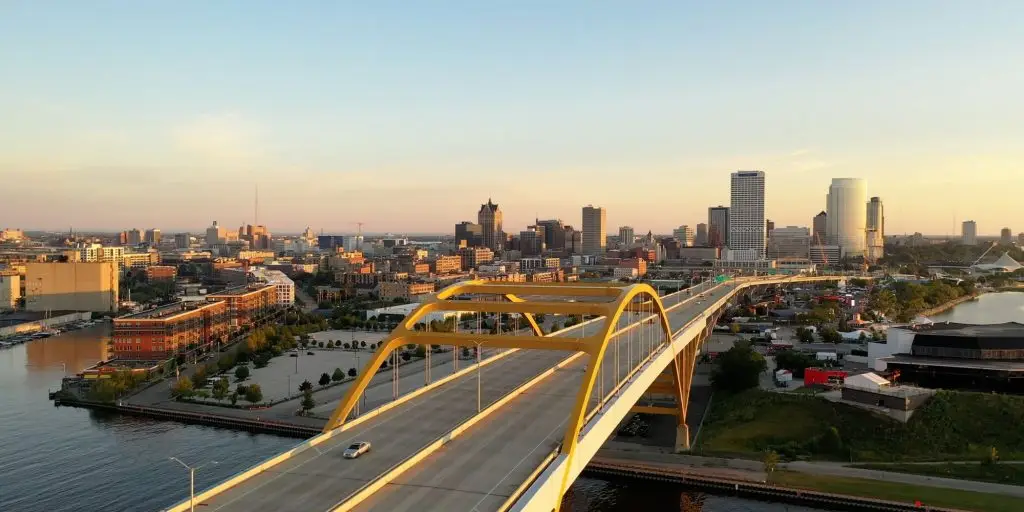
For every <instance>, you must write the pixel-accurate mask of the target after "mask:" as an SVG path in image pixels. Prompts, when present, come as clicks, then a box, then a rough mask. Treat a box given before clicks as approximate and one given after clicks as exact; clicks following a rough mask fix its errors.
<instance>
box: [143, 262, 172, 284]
mask: <svg viewBox="0 0 1024 512" xmlns="http://www.w3.org/2000/svg"><path fill="white" fill-rule="evenodd" d="M176 277H178V267H175V266H173V265H153V266H150V267H146V280H147V281H173V280H174V279H175V278H176Z"/></svg>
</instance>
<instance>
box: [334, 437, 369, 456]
mask: <svg viewBox="0 0 1024 512" xmlns="http://www.w3.org/2000/svg"><path fill="white" fill-rule="evenodd" d="M368 451H370V443H369V442H368V441H359V442H357V443H352V444H351V445H349V447H348V448H346V449H345V453H342V454H341V456H342V457H345V458H346V459H355V458H358V457H359V456H360V455H362V454H364V453H366V452H368Z"/></svg>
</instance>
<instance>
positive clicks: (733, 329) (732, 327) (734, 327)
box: [729, 322, 740, 334]
mask: <svg viewBox="0 0 1024 512" xmlns="http://www.w3.org/2000/svg"><path fill="white" fill-rule="evenodd" d="M729 332H731V333H733V334H739V333H740V324H738V323H735V322H733V324H732V325H730V326H729Z"/></svg>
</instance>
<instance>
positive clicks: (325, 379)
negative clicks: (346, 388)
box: [319, 372, 331, 386]
mask: <svg viewBox="0 0 1024 512" xmlns="http://www.w3.org/2000/svg"><path fill="white" fill-rule="evenodd" d="M319 383H320V385H321V386H326V385H328V384H330V383H331V376H330V375H327V372H324V373H322V374H320V381H319Z"/></svg>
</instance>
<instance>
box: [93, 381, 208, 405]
mask: <svg viewBox="0 0 1024 512" xmlns="http://www.w3.org/2000/svg"><path fill="white" fill-rule="evenodd" d="M190 384H191V383H190ZM117 394H118V389H117V385H116V384H115V383H114V382H112V381H111V379H102V380H98V381H96V382H94V383H93V385H92V387H90V388H89V398H90V399H91V400H95V401H97V402H105V403H110V402H113V401H114V400H116V399H117ZM172 395H173V391H172Z"/></svg>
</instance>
